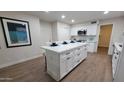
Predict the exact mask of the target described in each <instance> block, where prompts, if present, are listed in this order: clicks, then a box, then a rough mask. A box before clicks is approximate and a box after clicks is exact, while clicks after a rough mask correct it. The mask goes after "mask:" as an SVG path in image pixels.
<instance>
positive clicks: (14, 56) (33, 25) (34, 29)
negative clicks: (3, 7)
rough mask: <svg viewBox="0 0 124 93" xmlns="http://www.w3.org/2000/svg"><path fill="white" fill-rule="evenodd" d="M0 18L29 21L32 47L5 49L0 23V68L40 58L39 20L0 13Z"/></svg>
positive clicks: (17, 13)
mask: <svg viewBox="0 0 124 93" xmlns="http://www.w3.org/2000/svg"><path fill="white" fill-rule="evenodd" d="M0 16H2V17H8V18H14V19H19V20H25V21H29V26H30V32H31V39H32V45H31V46H24V47H16V48H6V44H5V39H4V36H3V29H2V27H1V23H0V46H1V48H2V49H0V68H1V67H5V66H8V65H12V64H16V63H19V62H22V61H25V60H28V59H32V58H35V57H38V56H41V52H40V51H41V50H40V45H41V43H42V42H41V40H42V38H41V32H40V21H39V18H37V17H34V16H30V15H25V14H22V13H19V12H0Z"/></svg>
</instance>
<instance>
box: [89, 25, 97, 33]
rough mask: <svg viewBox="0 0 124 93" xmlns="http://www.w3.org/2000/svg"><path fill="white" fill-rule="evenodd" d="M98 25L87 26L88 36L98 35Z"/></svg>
mask: <svg viewBox="0 0 124 93" xmlns="http://www.w3.org/2000/svg"><path fill="white" fill-rule="evenodd" d="M96 32H97V24H91V25H88V26H87V35H96Z"/></svg>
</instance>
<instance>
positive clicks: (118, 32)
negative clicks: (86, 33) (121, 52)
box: [97, 17, 124, 55]
mask: <svg viewBox="0 0 124 93" xmlns="http://www.w3.org/2000/svg"><path fill="white" fill-rule="evenodd" d="M106 24H113V29H112V34H111V39H110V45H109V51H108V54H109V55H111V54H112V52H113V47H112V44H113V42H123V37H124V36H123V32H124V17H119V18H113V19H106V20H101V21H100V23H99V30H98V32H97V33H98V34H97V38H98V39H99V32H100V25H106ZM97 45H98V43H97Z"/></svg>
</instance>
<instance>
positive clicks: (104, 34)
mask: <svg viewBox="0 0 124 93" xmlns="http://www.w3.org/2000/svg"><path fill="white" fill-rule="evenodd" d="M112 27H113V25H112V24H109V25H102V26H101V27H100V34H99V45H98V46H99V47H107V48H108V47H109V43H110V38H111V32H112Z"/></svg>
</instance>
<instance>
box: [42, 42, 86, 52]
mask: <svg viewBox="0 0 124 93" xmlns="http://www.w3.org/2000/svg"><path fill="white" fill-rule="evenodd" d="M82 45H87V43H81V42H76V43H69V44H67V45H63V44H59V45H58V46H55V47H53V46H41V48H42V49H45V50H50V51H54V52H57V53H61V52H64V51H67V50H71V49H73V48H76V47H80V46H82Z"/></svg>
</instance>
